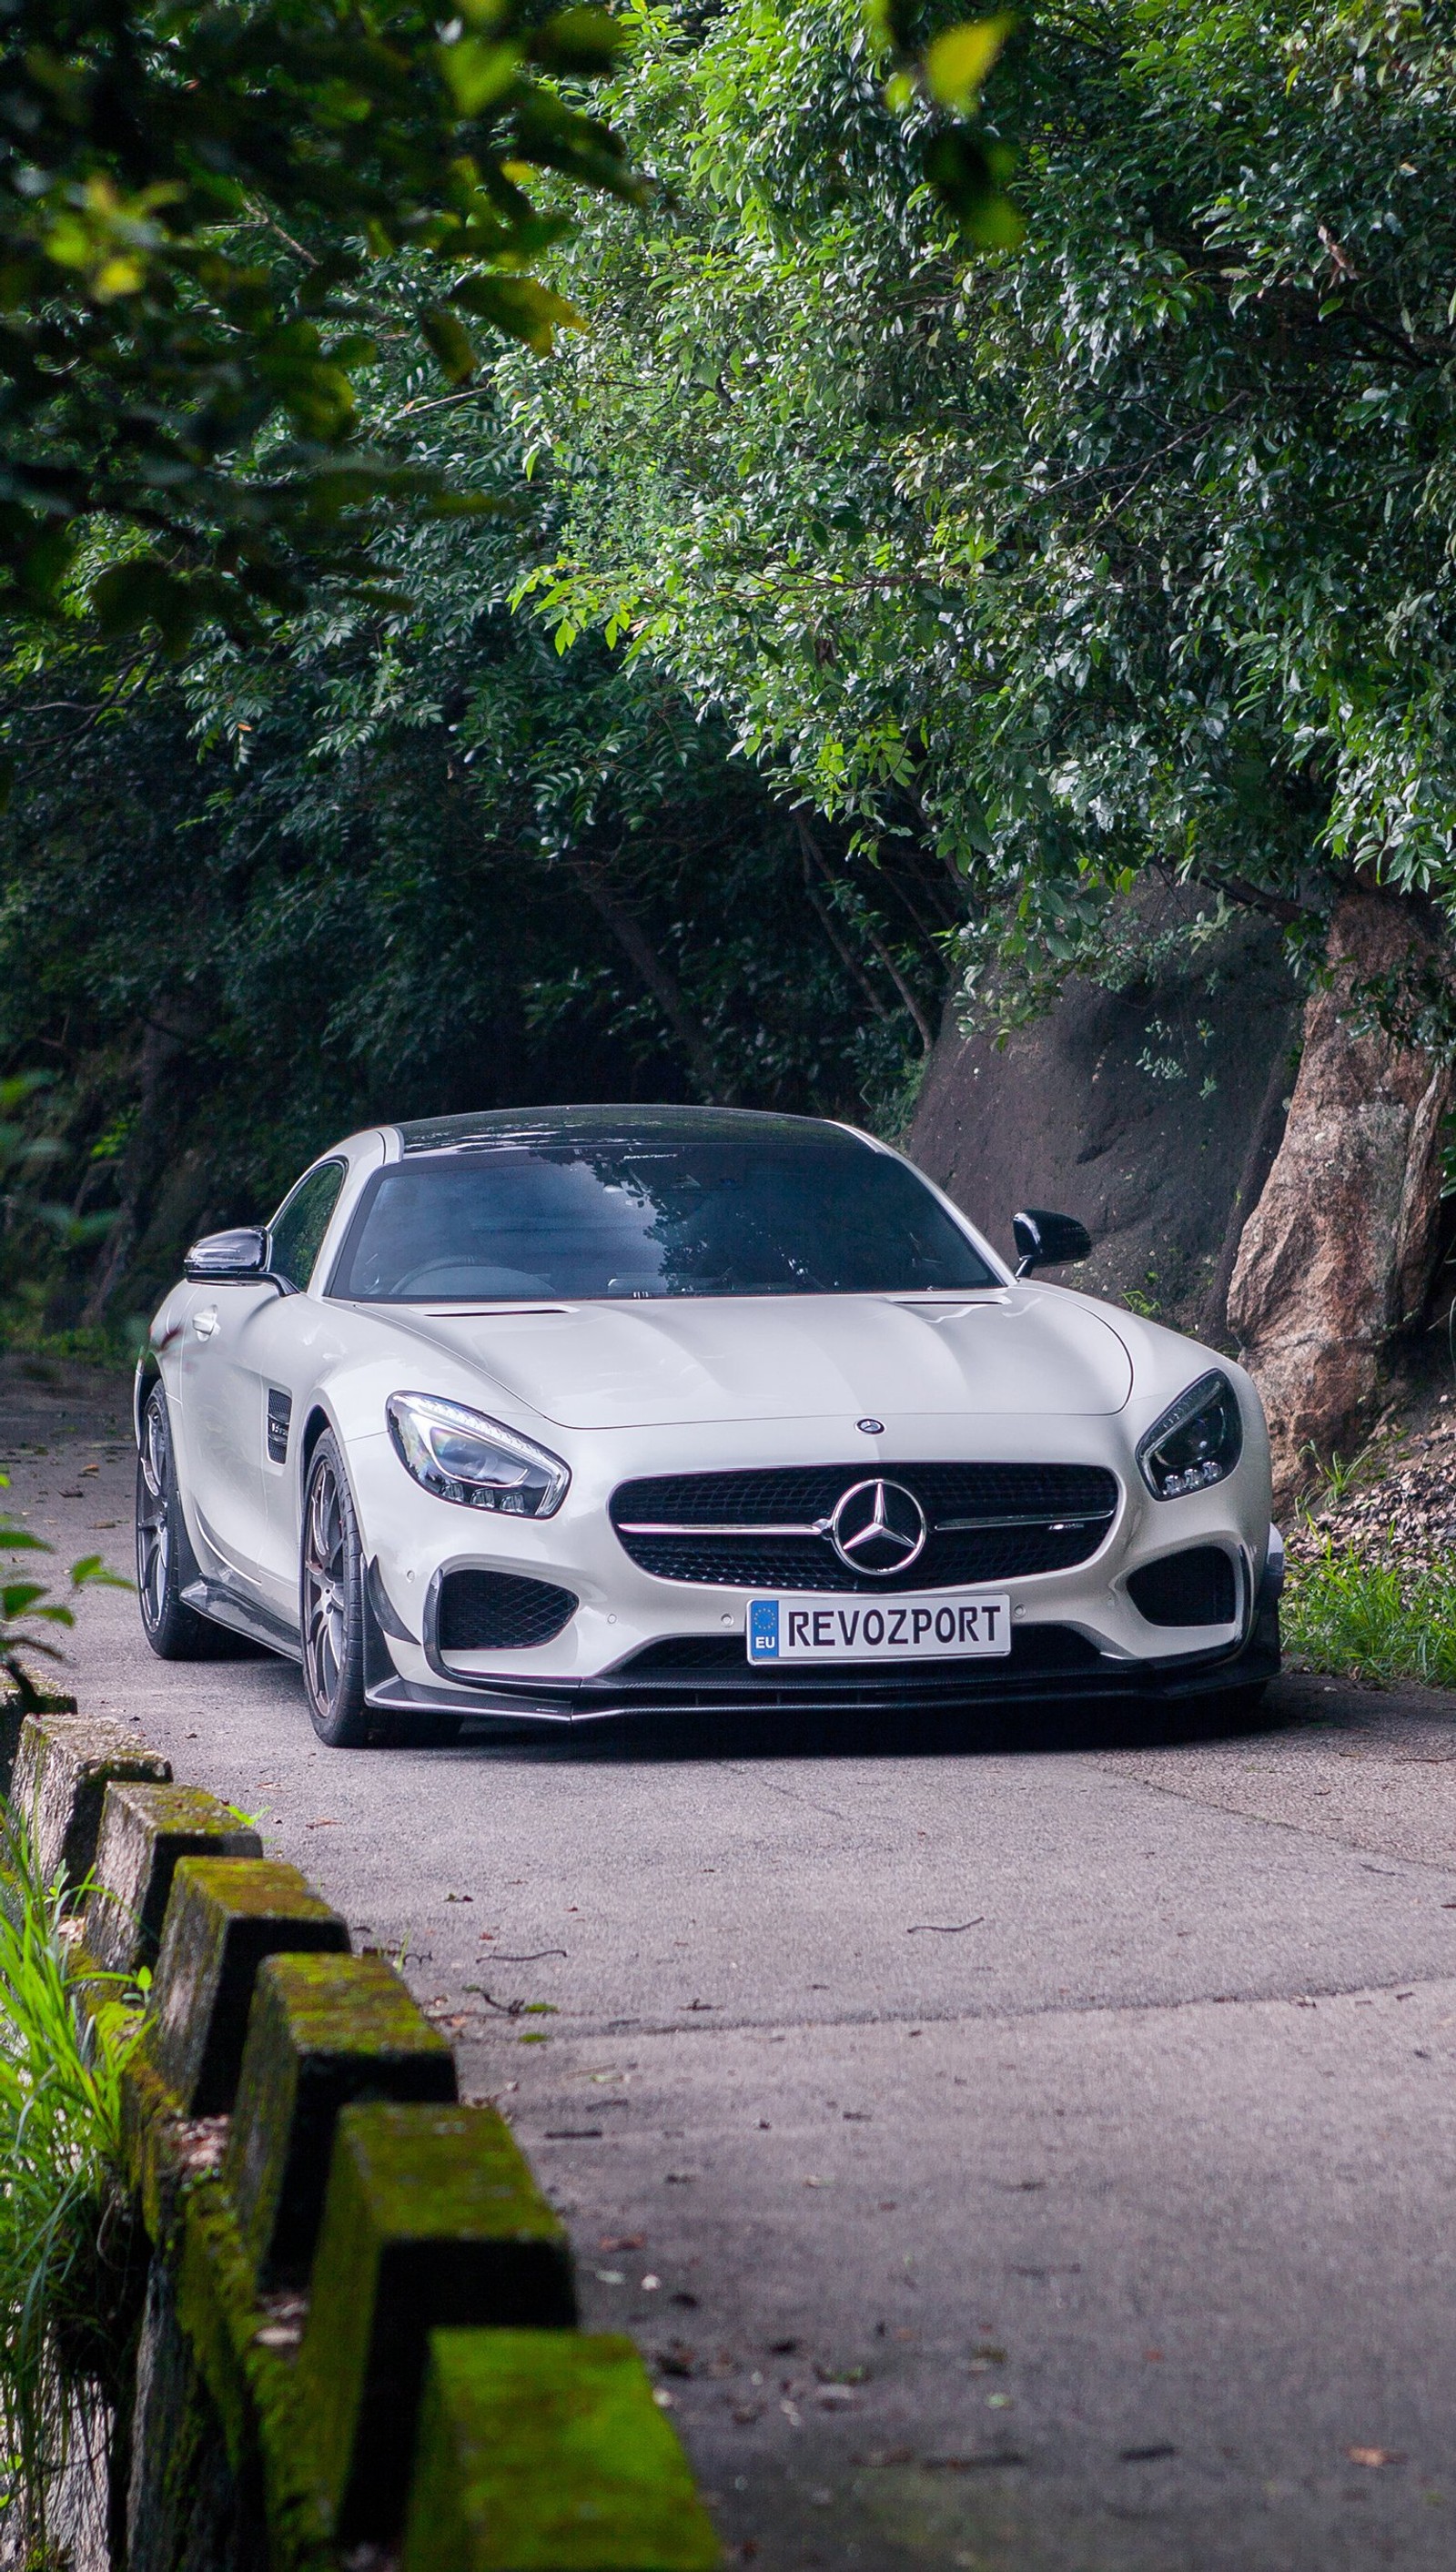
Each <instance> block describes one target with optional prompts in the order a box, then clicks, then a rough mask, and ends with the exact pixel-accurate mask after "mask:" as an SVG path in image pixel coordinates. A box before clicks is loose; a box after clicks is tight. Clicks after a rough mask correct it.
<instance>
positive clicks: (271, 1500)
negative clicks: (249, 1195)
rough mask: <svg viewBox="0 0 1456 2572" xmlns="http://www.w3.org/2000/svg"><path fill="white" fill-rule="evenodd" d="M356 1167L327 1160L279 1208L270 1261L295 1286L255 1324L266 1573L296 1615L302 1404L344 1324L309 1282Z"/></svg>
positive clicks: (280, 1605)
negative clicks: (342, 1195)
mask: <svg viewBox="0 0 1456 2572" xmlns="http://www.w3.org/2000/svg"><path fill="white" fill-rule="evenodd" d="M348 1175H349V1165H348V1163H347V1162H346V1161H342V1160H334V1161H321V1162H320V1163H319V1165H318V1166H317V1168H315V1169H312V1170H310V1171H308V1172H307V1173H306V1174H305V1176H304V1177H303V1178H302V1179H301V1180H300V1181H299V1184H298V1186H297V1187H296V1188H295V1189H294V1192H293V1194H292V1196H290V1197H289V1199H288V1200H287V1202H286V1204H285V1205H284V1206H283V1207H282V1208H281V1209H280V1211H279V1213H278V1215H277V1217H276V1219H275V1221H274V1225H273V1229H272V1234H271V1237H270V1263H271V1265H272V1268H273V1271H274V1273H275V1275H276V1276H278V1277H280V1278H281V1279H283V1280H284V1281H285V1282H286V1283H287V1284H288V1285H289V1286H290V1287H292V1288H293V1289H294V1292H293V1293H291V1294H289V1295H285V1296H281V1297H278V1298H277V1299H276V1301H275V1307H274V1310H273V1311H272V1312H260V1313H259V1314H258V1315H256V1317H255V1318H254V1320H253V1322H252V1323H251V1324H250V1326H249V1331H248V1357H249V1364H250V1368H251V1370H252V1373H253V1378H254V1389H253V1402H254V1415H253V1417H254V1427H255V1436H256V1439H257V1442H258V1445H257V1452H258V1457H259V1464H260V1471H261V1474H262V1486H263V1514H264V1522H265V1524H264V1527H263V1530H262V1534H261V1539H260V1576H261V1581H262V1586H263V1588H264V1591H265V1593H266V1596H267V1598H268V1602H269V1605H270V1606H271V1607H273V1608H276V1609H278V1610H279V1612H281V1613H282V1614H284V1615H286V1616H288V1617H289V1618H290V1619H291V1620H292V1619H293V1618H294V1617H296V1616H297V1613H298V1605H299V1543H298V1524H297V1495H298V1483H299V1474H298V1463H299V1459H298V1440H299V1437H300V1435H301V1433H302V1430H303V1426H304V1422H303V1406H304V1404H305V1403H306V1401H307V1399H308V1396H309V1393H310V1391H311V1389H312V1387H313V1386H314V1385H315V1384H317V1382H318V1380H319V1377H320V1375H321V1374H322V1373H323V1372H324V1371H325V1369H326V1367H327V1365H328V1361H329V1358H330V1356H331V1355H332V1354H335V1353H336V1350H337V1343H338V1339H339V1331H338V1324H337V1320H336V1317H335V1316H334V1315H333V1314H332V1313H331V1311H330V1308H329V1306H328V1305H327V1304H325V1303H323V1302H321V1300H320V1299H319V1298H318V1297H317V1296H314V1295H312V1294H310V1292H309V1289H310V1286H311V1284H312V1282H313V1278H314V1275H315V1272H316V1270H317V1269H318V1267H319V1262H320V1254H321V1252H322V1250H323V1247H324V1242H325V1238H326V1236H327V1234H328V1231H329V1227H330V1224H331V1223H332V1221H333V1219H334V1214H335V1210H336V1208H337V1207H338V1204H339V1199H340V1194H341V1192H342V1190H343V1187H344V1182H345V1180H346V1178H347V1177H348Z"/></svg>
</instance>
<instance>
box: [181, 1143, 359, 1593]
mask: <svg viewBox="0 0 1456 2572" xmlns="http://www.w3.org/2000/svg"><path fill="white" fill-rule="evenodd" d="M347 1169H348V1165H347V1163H345V1162H344V1161H324V1162H321V1163H320V1164H319V1165H318V1166H317V1167H316V1168H315V1169H312V1170H309V1171H307V1172H306V1173H305V1175H304V1177H303V1178H302V1179H301V1180H300V1181H299V1184H298V1186H297V1187H296V1188H295V1189H294V1190H293V1191H292V1193H291V1195H290V1196H288V1197H287V1198H286V1199H285V1201H284V1204H283V1205H282V1206H281V1207H280V1209H279V1212H278V1214H277V1215H276V1216H275V1218H274V1221H273V1224H272V1225H271V1227H270V1231H269V1274H268V1278H267V1279H266V1280H264V1281H262V1282H260V1283H259V1284H257V1285H255V1284H253V1283H252V1282H251V1281H250V1282H249V1283H247V1284H246V1285H245V1284H241V1283H239V1284H235V1283H231V1282H225V1281H223V1280H221V1279H220V1280H218V1281H217V1282H216V1283H209V1284H207V1285H206V1286H198V1287H195V1288H194V1290H193V1292H192V1295H191V1297H190V1299H189V1308H188V1311H187V1315H186V1318H185V1320H184V1323H183V1335H182V1364H181V1374H182V1402H183V1412H184V1422H185V1436H186V1442H187V1454H188V1463H189V1476H190V1482H191V1488H192V1498H193V1504H194V1510H195V1514H196V1517H197V1519H198V1522H199V1525H200V1528H201V1532H202V1534H203V1536H204V1537H205V1538H206V1540H207V1543H208V1545H209V1546H210V1547H211V1548H212V1550H213V1552H214V1553H215V1554H217V1555H219V1556H220V1557H221V1558H222V1561H223V1564H224V1566H225V1568H226V1571H227V1573H228V1574H230V1575H231V1576H232V1577H233V1578H234V1579H235V1580H236V1581H237V1582H238V1583H240V1584H241V1586H242V1587H243V1589H244V1590H246V1591H247V1592H248V1593H249V1594H250V1595H251V1596H253V1597H254V1598H259V1599H262V1600H263V1601H264V1602H265V1603H266V1604H267V1605H268V1606H269V1607H270V1608H274V1609H276V1610H277V1609H282V1611H283V1612H284V1614H285V1615H286V1616H287V1617H289V1618H292V1616H293V1615H294V1614H295V1613H296V1612H297V1601H296V1599H295V1598H294V1596H293V1590H294V1589H295V1588H296V1586H297V1584H296V1583H294V1584H292V1585H288V1584H285V1585H284V1587H283V1590H282V1594H281V1593H280V1584H279V1580H278V1555H277V1547H276V1544H275V1543H274V1542H273V1535H274V1531H273V1518H272V1512H271V1509H270V1497H271V1490H272V1485H273V1483H274V1482H275V1481H276V1480H277V1479H278V1477H279V1475H280V1474H281V1473H282V1471H283V1469H284V1466H285V1464H286V1461H287V1458H288V1456H289V1454H290V1451H291V1446H292V1419H291V1413H292V1400H291V1390H292V1384H293V1379H294V1377H295V1375H296V1373H297V1359H296V1350H297V1344H298V1343H299V1341H300V1339H301V1336H302V1335H303V1334H304V1332H305V1330H306V1327H307V1321H306V1315H305V1313H304V1312H303V1310H302V1309H301V1308H302V1306H303V1303H304V1297H303V1292H302V1290H303V1288H304V1287H306V1286H307V1284H308V1282H309V1278H310V1276H311V1274H312V1272H313V1267H314V1263H315V1260H316V1258H317V1256H318V1252H319V1247H320V1244H321V1243H322V1241H323V1239H324V1235H325V1233H326V1232H327V1230H328V1228H329V1219H330V1217H331V1215H332V1214H333V1212H334V1209H335V1206H336V1205H337V1204H338V1202H339V1195H340V1190H341V1189H342V1187H343V1185H344V1181H345V1177H346V1175H347ZM312 1309H317V1308H312Z"/></svg>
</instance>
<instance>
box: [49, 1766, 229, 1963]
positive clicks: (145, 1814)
mask: <svg viewBox="0 0 1456 2572" xmlns="http://www.w3.org/2000/svg"><path fill="white" fill-rule="evenodd" d="M262 1855H263V1842H262V1841H261V1839H260V1838H259V1836H258V1833H257V1832H256V1831H254V1830H249V1829H247V1828H246V1827H244V1826H243V1825H242V1824H240V1822H239V1820H238V1816H237V1814H236V1813H234V1812H232V1811H230V1810H229V1807H228V1806H227V1805H226V1804H223V1803H220V1802H219V1801H218V1798H217V1796H216V1795H210V1794H208V1793H207V1791H206V1789H205V1788H203V1787H201V1786H159V1785H137V1784H131V1783H121V1782H118V1781H117V1780H116V1779H113V1780H111V1782H110V1783H109V1784H108V1785H107V1788H106V1792H105V1798H104V1801H103V1803H102V1807H101V1832H100V1837H99V1839H98V1841H97V1846H96V1865H95V1871H94V1882H93V1885H92V1890H91V1897H90V1900H89V1901H88V1903H87V1905H86V1928H85V1938H86V1944H87V1947H88V1948H89V1950H90V1952H91V1954H92V1955H93V1956H94V1957H95V1959H96V1961H97V1963H98V1964H99V1965H104V1966H105V1967H106V1968H107V1969H108V1971H110V1972H113V1973H126V1972H130V1971H131V1970H132V1968H133V1967H135V1966H137V1965H139V1964H147V1965H150V1964H151V1963H152V1962H153V1960H154V1959H155V1957H156V1954H157V1949H158V1946H159V1944H160V1941H161V1936H162V1922H163V1919H164V1917H165V1915H166V1910H167V1902H168V1897H169V1895H170V1893H171V1891H172V1879H173V1876H174V1874H175V1872H176V1869H177V1864H178V1861H179V1859H180V1858H184V1857H208V1856H211V1857H262Z"/></svg>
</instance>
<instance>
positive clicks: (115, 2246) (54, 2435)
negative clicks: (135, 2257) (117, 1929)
mask: <svg viewBox="0 0 1456 2572" xmlns="http://www.w3.org/2000/svg"><path fill="white" fill-rule="evenodd" d="M74 1897H75V1888H70V1889H68V1888H67V1887H66V1886H65V1884H64V1883H63V1882H57V1883H54V1884H46V1883H45V1882H44V1881H43V1880H42V1878H41V1874H40V1871H39V1868H38V1865H37V1862H36V1857H35V1851H34V1847H33V1844H32V1842H31V1839H30V1836H29V1833H28V1830H27V1828H26V1824H25V1818H24V1816H22V1815H20V1814H17V1813H14V1812H4V1811H3V1810H0V2166H3V2169H4V2172H5V2187H4V2191H3V2194H0V2418H3V2422H4V2427H5V2434H6V2438H7V2442H8V2444H9V2448H10V2452H9V2453H8V2454H7V2456H6V2458H5V2465H4V2494H5V2500H6V2503H7V2505H8V2506H9V2508H10V2509H11V2510H12V2511H13V2512H14V2513H15V2515H16V2516H17V2517H19V2518H21V2519H22V2521H23V2529H22V2533H23V2536H24V2539H25V2540H26V2544H27V2559H32V2560H39V2559H41V2558H42V2555H43V2553H44V2539H45V2513H46V2502H47V2493H48V2489H49V2487H50V2486H51V2485H52V2484H53V2483H54V2480H55V2477H56V2475H57V2473H58V2472H59V2470H60V2469H61V2468H62V2466H63V2465H64V2464H65V2462H66V2459H67V2453H68V2447H69V2444H70V2441H71V2438H72V2435H73V2433H74V2432H75V2430H76V2428H77V2427H78V2426H80V2427H81V2428H82V2429H83V2430H90V2429H93V2428H94V2425H95V2412H96V2409H97V2407H98V2403H97V2397H98V2394H99V2396H100V2402H101V2405H102V2406H103V2407H104V2403H105V2398H106V2394H107V2391H108V2389H109V2386H110V2384H111V2382H112V2381H113V2380H114V2370H115V2369H116V2367H117V2366H118V2364H119V2362H120V2359H121V2355H122V2350H121V2346H120V2344H119V2343H120V2340H121V2338H122V2337H123V2336H124V2328H123V2325H124V2322H125V2316H126V2311H127V2306H128V2302H129V2298H130V2289H131V2283H132V2262H131V2257H130V2252H131V2243H130V2238H129V2233H128V2219H127V2217H126V2215H125V2212H124V2204H123V2199H122V2195H121V2191H120V2188H119V2185H118V2183H119V2180H120V2174H121V2075H122V2071H123V2068H124V2066H125V2062H126V2058H127V2056H128V2054H129V2052H130V2051H131V2048H132V2045H133V2043H134V2042H135V2031H136V2027H137V2025H138V2021H137V2019H136V2017H135V2015H134V2014H133V2012H132V2010H131V2009H130V2008H129V2007H128V1998H129V1995H128V1991H127V1987H126V1985H125V1983H124V1981H123V1980H122V1978H121V1977H119V1976H116V1975H110V1974H101V1973H99V1972H97V1971H96V1969H95V1968H93V1967H89V1966H87V1965H86V1964H85V1963H84V1961H83V1960H82V1958H81V1956H80V1952H79V1950H78V1948H77V1946H76V1942H75V1938H74V1936H73V1934H72V1931H73V1929H74V1919H72V1920H71V1921H70V1922H68V1920H67V1905H68V1902H74Z"/></svg>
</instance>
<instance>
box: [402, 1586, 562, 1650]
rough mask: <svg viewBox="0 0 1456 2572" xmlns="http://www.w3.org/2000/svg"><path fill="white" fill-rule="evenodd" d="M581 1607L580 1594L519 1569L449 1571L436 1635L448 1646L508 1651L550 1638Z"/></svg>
mask: <svg viewBox="0 0 1456 2572" xmlns="http://www.w3.org/2000/svg"><path fill="white" fill-rule="evenodd" d="M575 1613H576V1597H575V1594H574V1592H572V1591H570V1590H557V1589H556V1588H555V1586H554V1584H553V1583H551V1582H549V1581H526V1580H523V1579H522V1578H521V1576H520V1575H519V1574H518V1573H514V1572H447V1573H446V1574H445V1577H444V1579H443V1581H442V1582H441V1583H440V1585H439V1608H438V1614H437V1621H436V1629H435V1639H436V1641H437V1643H438V1646H439V1649H440V1651H441V1652H442V1653H443V1652H506V1651H513V1650H515V1649H516V1648H517V1647H518V1646H520V1645H528V1644H531V1643H549V1642H550V1641H551V1639H552V1637H553V1635H556V1634H559V1633H560V1631H561V1628H562V1626H563V1625H564V1624H565V1623H566V1622H567V1621H568V1619H569V1618H570V1617H572V1616H574V1615H575Z"/></svg>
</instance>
